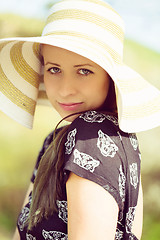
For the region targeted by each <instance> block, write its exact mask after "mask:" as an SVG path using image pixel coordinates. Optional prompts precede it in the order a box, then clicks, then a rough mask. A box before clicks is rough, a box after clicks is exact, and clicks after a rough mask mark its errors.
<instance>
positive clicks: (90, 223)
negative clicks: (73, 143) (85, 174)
mask: <svg viewBox="0 0 160 240" xmlns="http://www.w3.org/2000/svg"><path fill="white" fill-rule="evenodd" d="M66 187H67V201H68V239H69V240H90V239H92V240H99V239H101V240H106V239H107V240H114V238H115V232H116V226H117V219H118V205H117V203H116V201H115V199H114V198H113V197H112V196H111V195H110V194H109V193H108V192H107V191H106V190H104V189H103V188H102V187H101V186H99V185H98V184H96V183H94V182H92V181H89V180H87V179H84V178H81V177H79V176H77V175H75V174H74V173H71V174H70V177H69V179H68V181H67V184H66Z"/></svg>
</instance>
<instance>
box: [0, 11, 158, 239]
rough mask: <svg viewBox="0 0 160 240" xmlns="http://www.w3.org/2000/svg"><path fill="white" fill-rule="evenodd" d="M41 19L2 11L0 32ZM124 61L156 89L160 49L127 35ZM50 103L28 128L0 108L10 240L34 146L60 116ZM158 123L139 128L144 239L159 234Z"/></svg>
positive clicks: (31, 29)
mask: <svg viewBox="0 0 160 240" xmlns="http://www.w3.org/2000/svg"><path fill="white" fill-rule="evenodd" d="M43 26H44V22H43V21H41V20H35V19H27V18H22V17H19V16H15V15H4V14H3V15H0V29H1V31H0V37H1V38H3V37H9V36H36V35H39V34H40V33H41V31H42V29H43ZM124 58H125V62H127V64H128V65H129V66H132V67H133V68H134V69H135V70H137V71H138V72H140V73H141V74H142V75H143V76H144V77H145V78H146V79H147V80H148V81H150V82H151V83H152V84H154V85H155V86H157V87H158V88H159V89H160V82H159V76H160V68H159V66H160V54H158V53H156V52H154V51H152V50H150V49H147V48H146V47H143V46H141V45H140V44H137V43H135V42H133V41H131V40H127V41H125V51H124ZM59 119H60V118H59V116H58V115H57V114H56V113H55V112H54V110H52V109H50V108H49V107H40V106H39V107H37V111H36V117H35V123H34V128H33V130H32V131H30V130H28V129H25V128H24V127H22V126H20V125H18V124H17V123H16V122H14V121H13V120H11V119H9V118H8V117H7V116H5V115H4V114H3V113H1V112H0V144H1V150H0V196H1V197H0V239H2V240H9V239H11V235H12V233H13V230H14V227H15V224H16V218H17V214H18V212H19V210H20V207H21V205H22V202H23V199H24V195H25V191H26V189H27V186H28V184H29V179H30V176H31V173H32V169H33V167H34V163H35V159H36V157H37V152H38V151H39V149H40V147H41V144H42V141H43V139H44V137H46V136H47V134H48V133H49V132H50V131H52V130H53V129H54V127H55V125H56V123H57V122H58V121H59ZM159 136H160V128H156V129H154V130H150V131H147V132H144V133H141V134H138V138H139V142H140V149H141V153H142V183H143V189H144V209H145V210H144V230H143V237H142V240H158V239H160V230H159V224H160V219H159V216H160V202H159V196H160V187H159V185H160V184H159V182H160V174H159V172H160V162H159V147H160V143H159V142H160V141H159Z"/></svg>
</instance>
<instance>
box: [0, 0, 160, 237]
mask: <svg viewBox="0 0 160 240" xmlns="http://www.w3.org/2000/svg"><path fill="white" fill-rule="evenodd" d="M123 31H124V27H123V21H122V19H121V17H120V16H119V15H118V14H117V13H116V12H115V10H114V9H112V8H111V6H110V5H108V4H107V3H105V2H103V1H101V0H91V1H88V0H65V1H64V0H59V1H55V4H54V5H53V7H52V8H51V11H50V14H49V17H48V19H47V23H46V26H45V28H44V31H43V34H42V36H41V37H36V38H16V39H2V40H1V41H0V50H1V52H0V64H1V68H0V79H1V82H2V87H1V95H0V99H1V102H3V104H2V105H1V106H0V107H1V110H3V111H4V112H5V113H7V114H8V115H9V116H11V117H12V118H14V119H15V120H17V121H18V122H20V123H21V124H23V125H25V126H28V127H31V126H32V121H33V116H34V109H35V105H36V99H37V94H38V98H39V99H41V102H46V101H47V100H46V94H47V99H49V101H50V103H51V105H52V106H53V107H54V108H55V109H56V110H57V112H58V113H59V114H60V115H61V117H62V118H65V119H66V120H67V121H68V122H69V125H67V126H65V127H63V128H60V129H58V128H57V129H56V130H55V131H54V132H52V133H51V134H50V135H49V136H48V137H47V138H46V139H45V141H44V145H43V148H42V150H41V152H40V154H39V157H38V161H37V163H36V167H35V169H34V173H33V176H32V179H31V182H32V183H31V185H30V187H29V190H28V193H27V196H26V199H25V202H24V206H23V208H22V211H21V213H20V215H19V217H18V222H17V226H18V230H17V231H16V233H15V236H14V239H34V240H35V239H38V240H41V239H69V240H73V239H74V240H79V239H83V240H85V239H86V240H88V239H92V240H97V239H109V240H110V239H125V240H127V239H134V240H135V239H136V240H137V239H140V238H141V233H142V215H143V213H142V212H143V200H142V187H141V181H140V152H139V149H138V142H137V139H136V136H135V134H133V132H136V131H143V130H147V129H149V128H153V127H155V126H158V125H159V122H158V119H159V117H160V93H159V91H158V90H157V89H155V88H154V87H153V86H151V85H150V84H149V83H147V82H146V81H145V80H144V79H143V78H142V77H141V76H140V75H138V74H137V73H135V72H134V71H133V70H131V69H130V68H129V67H127V66H126V65H124V64H123V54H122V51H123ZM8 69H9V71H8ZM39 83H40V88H39V90H38V87H39ZM43 85H45V88H44V86H43ZM148 94H149V95H148ZM135 100H137V101H135Z"/></svg>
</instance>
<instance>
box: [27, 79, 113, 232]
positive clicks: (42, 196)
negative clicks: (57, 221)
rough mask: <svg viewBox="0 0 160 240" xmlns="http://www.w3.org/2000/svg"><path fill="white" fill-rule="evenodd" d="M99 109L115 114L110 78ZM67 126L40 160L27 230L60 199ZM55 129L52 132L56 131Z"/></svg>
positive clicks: (54, 138)
mask: <svg viewBox="0 0 160 240" xmlns="http://www.w3.org/2000/svg"><path fill="white" fill-rule="evenodd" d="M99 111H100V112H102V111H103V112H104V111H105V112H108V113H110V114H113V115H116V114H117V105H116V95H115V87H114V83H113V81H112V80H111V81H110V87H109V92H108V95H107V98H106V101H105V103H104V104H103V107H102V108H101V109H100V110H99ZM62 120H63V119H62ZM62 120H61V121H62ZM58 125H59V124H58ZM58 125H57V126H58ZM68 128H69V125H68V126H65V127H63V128H62V130H61V131H60V132H59V133H58V134H57V135H56V134H54V137H53V141H52V142H51V144H50V145H49V147H48V149H47V150H46V152H45V153H44V155H43V156H42V159H41V161H40V164H39V167H38V171H37V175H36V178H35V182H34V188H33V193H32V203H31V209H30V214H29V219H28V222H27V224H28V229H29V230H31V229H32V228H33V227H34V226H36V224H37V223H39V222H40V221H41V220H42V218H43V217H45V218H48V217H49V216H50V215H52V214H53V212H54V211H57V205H56V201H57V200H58V199H61V197H62V193H63V187H64V184H65V183H64V172H63V167H64V143H65V139H66V135H67V132H68V131H67V130H68ZM56 129H57V127H56ZM56 129H55V131H54V132H56Z"/></svg>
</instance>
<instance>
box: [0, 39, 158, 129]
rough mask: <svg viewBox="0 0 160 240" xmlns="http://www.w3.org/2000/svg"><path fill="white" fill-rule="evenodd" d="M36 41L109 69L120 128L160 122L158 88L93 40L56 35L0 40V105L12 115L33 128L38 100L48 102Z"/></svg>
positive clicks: (149, 127) (145, 126) (156, 124)
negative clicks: (73, 53) (113, 85)
mask: <svg viewBox="0 0 160 240" xmlns="http://www.w3.org/2000/svg"><path fill="white" fill-rule="evenodd" d="M39 44H48V45H52V46H56V47H60V48H64V49H67V50H69V51H72V52H75V53H77V54H79V55H82V56H84V57H86V58H88V59H90V60H92V61H93V62H95V63H97V64H98V65H99V66H101V67H102V68H103V69H105V70H106V71H107V72H108V74H109V75H110V76H111V78H112V79H113V81H114V83H115V88H116V98H117V107H118V121H119V126H120V128H121V130H123V131H125V132H140V131H145V130H148V129H151V128H153V127H157V126H159V125H160V121H159V119H160V91H159V90H157V89H156V88H155V87H154V86H152V85H151V84H150V83H148V82H147V81H146V80H144V79H143V78H142V77H141V76H140V75H139V74H138V73H137V72H135V71H134V70H132V69H131V68H130V67H128V66H126V65H125V64H124V63H115V62H114V61H113V59H112V58H111V57H110V55H109V54H107V51H106V52H104V49H103V48H101V47H100V46H98V45H97V44H96V43H94V42H93V43H92V44H89V45H88V42H87V41H85V39H81V38H78V37H73V36H72V37H69V36H59V35H57V36H56V35H55V36H41V37H30V38H9V39H1V40H0V86H1V87H0V102H1V104H0V109H1V110H2V111H3V112H5V113H6V114H7V115H9V116H10V117H11V118H13V119H14V120H16V121H17V122H19V123H21V124H22V125H24V126H26V127H28V128H32V124H33V118H34V111H35V107H36V103H37V100H38V101H39V103H40V104H49V101H48V100H47V96H46V93H45V88H44V84H43V72H42V69H41V67H42V64H41V55H40V52H39Z"/></svg>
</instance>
